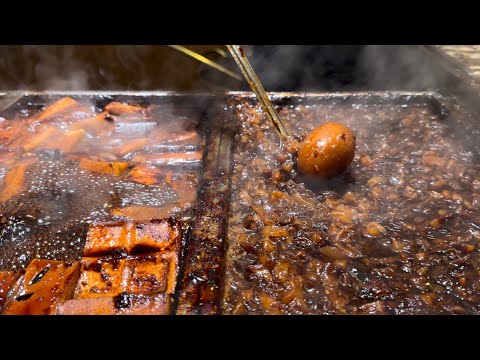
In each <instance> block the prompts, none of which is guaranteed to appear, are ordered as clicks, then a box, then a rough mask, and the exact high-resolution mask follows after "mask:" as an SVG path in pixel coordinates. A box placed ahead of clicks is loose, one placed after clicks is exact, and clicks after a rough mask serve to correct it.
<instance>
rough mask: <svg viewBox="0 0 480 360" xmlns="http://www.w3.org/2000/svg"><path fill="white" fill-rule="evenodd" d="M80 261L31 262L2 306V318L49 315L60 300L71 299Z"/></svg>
mask: <svg viewBox="0 0 480 360" xmlns="http://www.w3.org/2000/svg"><path fill="white" fill-rule="evenodd" d="M79 269H80V264H79V262H78V261H77V262H61V261H52V260H39V259H35V260H33V261H32V262H31V263H30V265H29V266H28V268H27V269H26V271H25V275H24V277H23V278H22V279H21V283H20V286H19V287H18V289H17V290H16V291H15V292H14V293H13V294H12V296H11V297H10V299H9V301H8V302H7V304H6V306H5V311H4V314H5V315H49V314H51V313H52V312H53V311H54V307H55V305H56V304H57V303H58V302H59V301H63V300H66V299H71V298H72V297H73V292H74V288H75V284H76V282H77V279H78V275H79Z"/></svg>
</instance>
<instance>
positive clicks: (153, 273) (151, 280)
mask: <svg viewBox="0 0 480 360" xmlns="http://www.w3.org/2000/svg"><path fill="white" fill-rule="evenodd" d="M126 266H127V269H128V271H127V272H126V275H127V276H126V285H127V287H126V291H127V292H128V293H132V294H149V293H154V292H166V293H167V294H171V293H173V292H174V290H175V283H176V278H177V254H176V253H175V252H168V253H156V254H147V255H137V256H131V257H129V258H128V260H127V265H126Z"/></svg>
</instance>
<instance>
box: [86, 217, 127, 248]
mask: <svg viewBox="0 0 480 360" xmlns="http://www.w3.org/2000/svg"><path fill="white" fill-rule="evenodd" d="M133 236H135V226H134V224H133V223H132V222H119V223H111V224H96V225H90V227H89V230H88V233H87V241H86V244H85V250H84V252H83V255H84V256H102V255H112V254H113V255H115V254H126V253H127V252H128V251H129V250H130V248H131V247H132V245H131V244H132V241H133Z"/></svg>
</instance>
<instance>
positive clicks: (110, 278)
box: [75, 257, 127, 298]
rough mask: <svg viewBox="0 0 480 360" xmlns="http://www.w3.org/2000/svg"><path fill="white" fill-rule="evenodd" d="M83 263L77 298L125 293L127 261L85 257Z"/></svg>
mask: <svg viewBox="0 0 480 360" xmlns="http://www.w3.org/2000/svg"><path fill="white" fill-rule="evenodd" d="M81 263H82V267H81V270H80V279H79V281H78V284H77V287H76V290H75V298H90V297H104V296H116V295H118V294H120V293H121V292H123V291H125V286H126V285H125V277H127V268H126V259H123V258H114V257H100V258H89V257H85V258H83V259H82V261H81Z"/></svg>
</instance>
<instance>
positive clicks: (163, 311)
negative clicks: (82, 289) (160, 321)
mask: <svg viewBox="0 0 480 360" xmlns="http://www.w3.org/2000/svg"><path fill="white" fill-rule="evenodd" d="M170 304H171V300H170V296H169V295H168V294H155V295H141V294H128V293H121V294H119V295H117V296H114V297H97V298H89V299H74V300H68V301H65V302H62V303H59V304H58V306H57V309H56V314H57V315H168V314H170V313H171V310H170V309H171V305H170Z"/></svg>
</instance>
